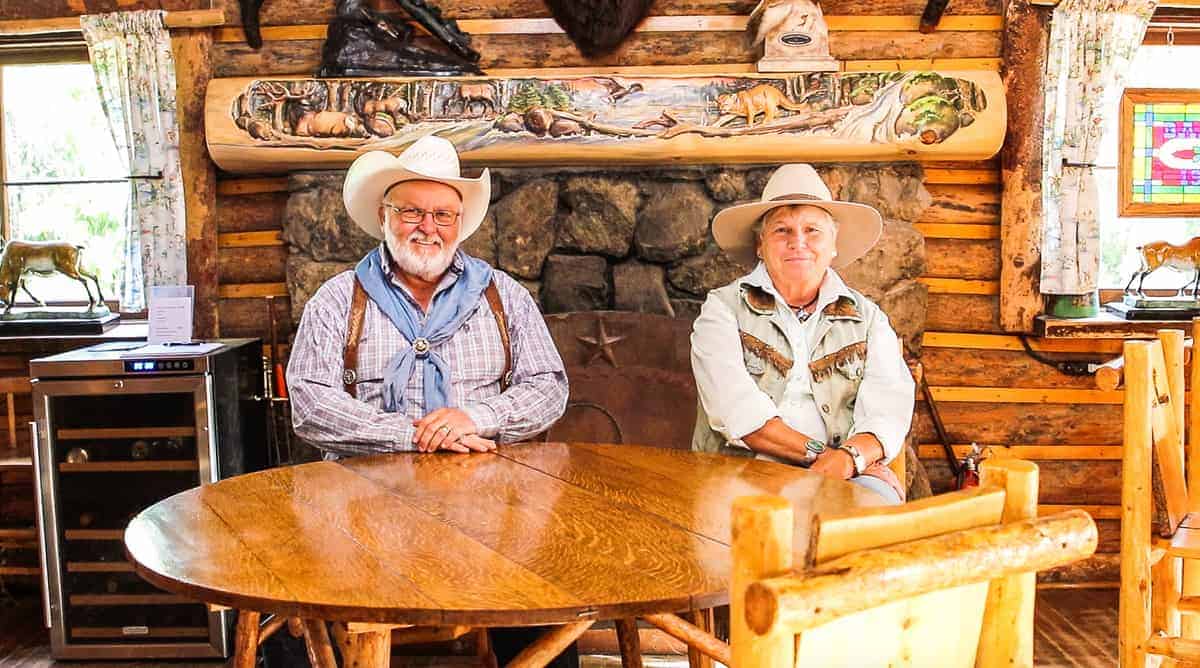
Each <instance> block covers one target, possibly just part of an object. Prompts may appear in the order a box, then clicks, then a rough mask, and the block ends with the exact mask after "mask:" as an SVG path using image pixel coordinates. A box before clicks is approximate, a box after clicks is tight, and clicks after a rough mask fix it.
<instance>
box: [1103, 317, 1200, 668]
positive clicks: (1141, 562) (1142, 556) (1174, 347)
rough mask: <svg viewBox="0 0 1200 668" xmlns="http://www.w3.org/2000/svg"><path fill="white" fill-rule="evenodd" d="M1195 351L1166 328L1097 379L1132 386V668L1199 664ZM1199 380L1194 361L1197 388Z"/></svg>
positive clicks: (1126, 655) (1125, 603)
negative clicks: (1189, 391) (1190, 355)
mask: <svg viewBox="0 0 1200 668" xmlns="http://www.w3.org/2000/svg"><path fill="white" fill-rule="evenodd" d="M1180 324H1182V323H1180ZM1197 335H1200V319H1197V320H1193V321H1192V339H1193V341H1194V340H1195V337H1196V336H1197ZM1187 347H1188V343H1187V342H1186V341H1185V340H1184V331H1183V330H1181V329H1164V330H1159V332H1158V339H1157V340H1151V341H1127V342H1125V346H1124V353H1125V354H1124V355H1123V356H1122V357H1121V358H1119V359H1118V360H1114V361H1113V362H1112V363H1110V364H1108V365H1106V367H1105V368H1104V369H1103V373H1102V374H1101V373H1098V374H1097V382H1098V383H1102V384H1103V386H1104V387H1117V386H1120V385H1122V384H1123V385H1124V388H1125V392H1124V398H1125V407H1124V420H1125V426H1124V440H1125V442H1124V446H1123V448H1122V462H1121V502H1122V503H1121V505H1122V510H1121V594H1120V617H1119V624H1118V627H1119V635H1118V651H1119V655H1120V660H1121V665H1122V666H1127V667H1130V666H1146V665H1157V664H1158V661H1159V660H1160V659H1159V657H1167V658H1168V659H1176V660H1179V661H1180V662H1186V663H1189V664H1190V663H1194V662H1196V661H1200V620H1198V619H1197V618H1196V616H1195V615H1196V614H1197V613H1198V612H1200V563H1198V562H1197V561H1196V560H1197V559H1200V533H1197V529H1196V528H1194V527H1200V519H1197V518H1198V517H1200V516H1198V515H1196V514H1194V511H1195V510H1196V508H1197V505H1198V504H1200V497H1198V496H1197V490H1200V411H1196V410H1195V409H1194V408H1193V410H1192V411H1191V413H1190V415H1185V414H1186V413H1187V411H1186V410H1185V396H1186V395H1185V376H1186V372H1185V359H1184V358H1185V351H1186V349H1187ZM1198 373H1200V365H1196V364H1194V363H1193V364H1192V365H1191V383H1192V386H1193V387H1195V384H1196V382H1197V381H1200V375H1198ZM1185 418H1186V419H1185ZM1185 434H1186V439H1185ZM1185 443H1186V444H1187V445H1186V453H1185ZM1185 455H1186V456H1185ZM1185 461H1186V464H1185Z"/></svg>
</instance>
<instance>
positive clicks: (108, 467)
mask: <svg viewBox="0 0 1200 668" xmlns="http://www.w3.org/2000/svg"><path fill="white" fill-rule="evenodd" d="M199 468H200V465H199V464H197V463H196V462H195V461H193V460H191V459H160V460H149V461H137V462H85V463H83V464H72V463H70V462H63V463H62V464H59V465H58V470H59V471H60V472H62V473H112V472H120V471H197V470H199Z"/></svg>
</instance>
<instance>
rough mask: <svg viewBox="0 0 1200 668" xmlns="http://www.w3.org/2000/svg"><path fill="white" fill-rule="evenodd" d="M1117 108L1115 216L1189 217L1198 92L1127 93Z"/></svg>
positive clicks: (1199, 146) (1198, 190)
mask: <svg viewBox="0 0 1200 668" xmlns="http://www.w3.org/2000/svg"><path fill="white" fill-rule="evenodd" d="M1121 107H1122V111H1123V113H1122V127H1121V131H1122V135H1123V136H1122V138H1121V139H1122V141H1121V164H1120V167H1121V169H1120V171H1121V174H1120V177H1121V178H1120V183H1121V190H1122V192H1121V215H1123V216H1130V215H1134V216H1137V215H1143V216H1145V215H1153V216H1172V215H1175V216H1180V215H1195V214H1196V212H1197V211H1200V91H1197V90H1174V91H1168V90H1161V89H1159V90H1152V89H1134V90H1127V91H1125V97H1124V99H1123V100H1122V104H1121Z"/></svg>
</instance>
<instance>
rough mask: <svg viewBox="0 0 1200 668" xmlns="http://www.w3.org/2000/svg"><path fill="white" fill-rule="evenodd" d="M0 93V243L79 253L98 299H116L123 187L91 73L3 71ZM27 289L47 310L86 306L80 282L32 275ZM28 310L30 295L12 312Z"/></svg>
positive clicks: (82, 65) (85, 69) (66, 68)
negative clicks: (61, 245)
mask: <svg viewBox="0 0 1200 668" xmlns="http://www.w3.org/2000/svg"><path fill="white" fill-rule="evenodd" d="M0 90H2V97H0V105H2V108H3V133H2V135H0V141H2V142H3V143H2V144H0V146H2V147H3V157H4V162H3V172H2V174H3V179H2V181H0V183H2V190H3V192H2V193H0V195H2V197H0V204H2V207H3V209H2V213H3V224H2V226H0V236H3V237H4V239H5V240H8V239H21V240H30V241H45V240H57V241H70V242H74V243H77V244H79V245H82V246H85V250H84V252H83V265H84V267H85V268H86V269H88V270H90V271H94V272H95V273H96V276H97V278H98V279H99V281H100V286H101V288H102V290H103V294H104V297H105V299H107V300H110V301H112V300H116V299H117V298H118V297H119V296H120V295H119V285H120V279H121V272H122V270H123V267H124V256H125V252H126V244H125V241H124V239H125V225H126V222H125V221H126V212H127V209H128V207H129V182H128V180H127V178H126V168H125V167H124V162H123V160H122V159H121V158H120V156H118V155H117V152H116V147H115V146H114V144H113V140H112V135H111V133H110V131H109V128H108V122H107V120H106V119H105V116H104V110H103V109H102V108H101V106H100V100H99V96H98V95H97V93H96V79H95V77H94V76H93V74H92V67H91V65H90V64H88V63H87V62H86V61H84V62H67V63H50V64H4V65H0ZM26 283H27V285H28V287H29V289H30V290H31V291H32V292H33V294H34V295H36V296H37V297H38V298H39V299H41V300H42V301H45V302H67V303H72V302H73V303H79V302H84V301H86V299H87V297H86V295H85V293H84V291H83V287H82V286H81V285H80V284H79V282H78V281H76V280H73V279H70V278H67V277H66V276H63V275H61V274H57V273H56V274H52V275H50V276H46V277H40V276H30V277H29V278H27V280H26ZM89 283H90V281H89ZM89 287H90V286H89ZM28 301H29V298H28V295H25V294H24V293H23V292H22V294H20V295H18V303H26V302H28Z"/></svg>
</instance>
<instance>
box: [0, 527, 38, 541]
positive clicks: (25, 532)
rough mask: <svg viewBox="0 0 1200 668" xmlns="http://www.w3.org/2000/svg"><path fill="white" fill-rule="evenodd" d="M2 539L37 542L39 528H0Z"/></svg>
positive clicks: (0, 538) (0, 537)
mask: <svg viewBox="0 0 1200 668" xmlns="http://www.w3.org/2000/svg"><path fill="white" fill-rule="evenodd" d="M0 540H2V541H12V542H29V543H36V542H37V529H35V528H32V527H30V528H28V529H26V528H21V529H0Z"/></svg>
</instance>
